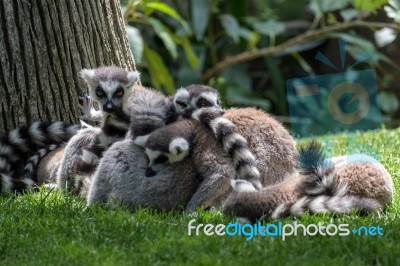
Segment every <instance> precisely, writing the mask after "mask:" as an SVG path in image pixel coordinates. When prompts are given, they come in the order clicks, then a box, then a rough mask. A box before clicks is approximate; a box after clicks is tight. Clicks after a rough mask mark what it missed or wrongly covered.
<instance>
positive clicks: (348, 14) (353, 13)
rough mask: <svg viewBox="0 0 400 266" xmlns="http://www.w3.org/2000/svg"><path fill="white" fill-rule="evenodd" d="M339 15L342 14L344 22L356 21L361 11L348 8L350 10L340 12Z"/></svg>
mask: <svg viewBox="0 0 400 266" xmlns="http://www.w3.org/2000/svg"><path fill="white" fill-rule="evenodd" d="M339 13H340V16H341V17H342V18H343V20H344V21H346V22H348V21H351V20H353V19H355V18H356V17H357V15H358V13H359V11H357V10H356V9H354V8H348V9H343V10H340V11H339Z"/></svg>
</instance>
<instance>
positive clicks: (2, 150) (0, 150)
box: [0, 144, 13, 155]
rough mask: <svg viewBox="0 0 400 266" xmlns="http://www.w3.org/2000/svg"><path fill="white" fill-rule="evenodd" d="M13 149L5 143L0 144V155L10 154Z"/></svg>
mask: <svg viewBox="0 0 400 266" xmlns="http://www.w3.org/2000/svg"><path fill="white" fill-rule="evenodd" d="M12 152H13V149H12V147H11V146H9V145H7V144H3V146H0V155H10V154H12Z"/></svg>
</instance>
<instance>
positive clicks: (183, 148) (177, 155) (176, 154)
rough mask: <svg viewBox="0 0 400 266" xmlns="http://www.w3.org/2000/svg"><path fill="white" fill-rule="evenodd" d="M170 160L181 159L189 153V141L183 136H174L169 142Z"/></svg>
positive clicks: (172, 161)
mask: <svg viewBox="0 0 400 266" xmlns="http://www.w3.org/2000/svg"><path fill="white" fill-rule="evenodd" d="M169 152H170V153H171V155H172V156H169V159H170V162H171V163H175V162H179V161H182V160H183V159H184V158H185V157H186V156H187V155H188V154H189V142H188V141H187V140H186V139H184V138H175V139H173V140H172V141H171V143H170V144H169Z"/></svg>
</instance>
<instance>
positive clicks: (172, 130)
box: [135, 108, 297, 210]
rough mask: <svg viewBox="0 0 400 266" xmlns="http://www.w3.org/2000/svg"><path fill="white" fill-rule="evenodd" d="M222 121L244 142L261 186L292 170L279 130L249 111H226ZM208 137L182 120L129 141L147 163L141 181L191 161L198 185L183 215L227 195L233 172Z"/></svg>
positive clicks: (290, 148) (293, 156)
mask: <svg viewBox="0 0 400 266" xmlns="http://www.w3.org/2000/svg"><path fill="white" fill-rule="evenodd" d="M224 117H226V118H227V119H228V120H230V121H232V122H233V123H234V124H235V125H236V127H237V129H238V132H239V134H240V135H242V136H243V137H244V138H246V139H247V140H248V141H249V147H250V151H251V152H252V153H253V154H254V155H255V158H256V161H255V165H256V167H257V169H260V172H261V177H262V184H263V185H268V184H273V183H276V182H279V181H281V180H282V179H283V178H285V176H286V175H287V174H288V173H291V172H292V171H293V170H294V168H295V165H296V161H297V152H296V149H295V147H294V142H293V139H292V138H291V137H290V135H289V134H288V132H287V131H286V130H285V129H284V128H283V127H282V125H280V124H279V123H278V122H276V121H275V120H274V119H272V118H271V117H269V116H268V115H267V114H265V113H264V112H262V111H259V110H256V109H254V108H244V109H228V110H227V111H226V112H225V115H224ZM213 134H214V133H213V132H211V131H210V130H209V129H208V128H207V127H205V126H204V125H203V123H201V122H199V121H196V120H193V119H188V120H180V121H177V122H175V123H172V124H170V125H167V126H165V127H162V128H159V129H157V130H155V131H154V132H153V133H151V134H149V135H147V136H144V137H141V138H136V139H135V143H137V144H138V145H140V146H142V147H144V148H145V151H146V154H147V156H148V158H149V161H150V163H149V166H148V168H147V170H146V176H152V175H154V174H155V173H157V172H158V171H160V169H163V168H164V167H165V164H169V163H176V162H180V161H182V160H183V159H185V158H186V157H188V158H190V159H191V161H192V163H193V165H194V167H195V168H196V170H197V173H198V174H199V176H200V178H201V180H202V184H201V185H200V187H199V188H198V190H197V192H196V193H195V195H194V196H193V197H192V199H191V200H190V202H189V203H188V204H187V209H188V210H193V209H194V208H195V207H197V206H200V205H201V206H203V207H209V206H216V205H218V204H219V203H221V200H222V199H225V198H226V196H227V194H228V193H229V191H230V186H229V180H230V179H231V178H232V177H233V176H235V173H236V170H237V168H236V167H235V165H234V164H232V160H231V157H230V155H229V154H227V153H226V152H225V150H224V149H223V148H222V147H221V145H219V143H218V140H217V139H216V138H215V136H214V135H213ZM252 153H250V155H249V157H250V156H252ZM270 165H272V166H273V167H270ZM247 170H248V169H246V171H247ZM239 175H242V173H239Z"/></svg>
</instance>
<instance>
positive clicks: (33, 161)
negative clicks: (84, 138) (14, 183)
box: [21, 142, 66, 183]
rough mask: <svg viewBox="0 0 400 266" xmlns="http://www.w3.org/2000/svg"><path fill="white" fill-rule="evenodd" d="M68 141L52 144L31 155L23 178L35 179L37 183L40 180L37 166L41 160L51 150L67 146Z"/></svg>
mask: <svg viewBox="0 0 400 266" xmlns="http://www.w3.org/2000/svg"><path fill="white" fill-rule="evenodd" d="M65 145H66V143H65V142H63V143H59V144H51V145H49V146H47V147H45V148H43V149H40V150H38V151H37V152H36V153H35V154H34V155H33V156H32V157H30V158H29V159H28V161H27V163H26V165H25V167H24V169H23V170H22V175H21V176H22V180H25V179H27V180H29V179H31V180H33V181H34V182H35V183H36V182H38V178H37V175H36V174H37V173H36V171H37V167H38V165H39V163H40V161H41V160H42V159H43V158H44V157H45V156H46V155H47V154H49V153H50V152H52V151H54V150H56V149H58V148H60V147H63V146H65Z"/></svg>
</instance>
